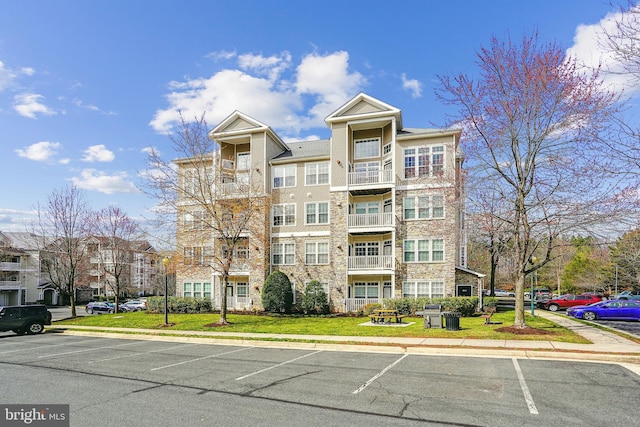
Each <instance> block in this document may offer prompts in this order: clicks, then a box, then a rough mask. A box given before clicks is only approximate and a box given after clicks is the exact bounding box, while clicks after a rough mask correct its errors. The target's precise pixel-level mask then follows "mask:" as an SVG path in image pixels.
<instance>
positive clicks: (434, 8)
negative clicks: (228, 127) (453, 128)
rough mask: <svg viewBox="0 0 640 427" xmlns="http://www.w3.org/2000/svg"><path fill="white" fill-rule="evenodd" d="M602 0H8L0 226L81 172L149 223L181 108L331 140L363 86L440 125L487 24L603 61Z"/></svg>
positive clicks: (1, 20) (0, 26) (0, 67)
mask: <svg viewBox="0 0 640 427" xmlns="http://www.w3.org/2000/svg"><path fill="white" fill-rule="evenodd" d="M614 12H615V11H614V10H613V8H612V7H611V6H610V5H609V4H608V1H606V0H602V1H601V0H553V1H548V0H536V1H530V2H524V1H507V0H486V1H471V0H470V1H451V0H449V1H435V0H434V1H425V0H416V1H397V2H389V1H377V0H369V1H359V0H352V1H344V0H340V1H334V0H327V1H322V2H320V1H318V2H304V1H299V0H293V1H288V0H286V1H285V0H281V1H278V0H273V1H267V0H262V1H260V0H256V1H242V0H234V1H231V0H229V1H214V0H208V1H195V0H182V1H177V0H175V1H167V0H155V1H143V0H140V1H130V0H127V1H122V0H109V1H99V0H95V1H84V0H55V1H53V0H40V1H34V0H22V1H3V2H0V129H1V132H0V139H1V143H0V150H1V153H2V160H3V161H2V166H1V167H0V182H2V183H3V185H2V190H1V191H0V231H24V230H25V222H26V221H29V220H30V219H32V218H33V217H34V208H35V207H36V206H37V205H38V204H40V205H41V206H44V205H46V201H47V197H48V195H49V194H51V192H52V191H53V190H59V189H62V188H64V187H65V186H66V185H68V184H70V183H72V184H75V185H76V186H78V187H79V188H81V189H83V190H85V191H86V194H87V197H88V201H89V202H90V204H91V205H92V207H94V208H95V209H101V208H103V207H106V206H108V205H117V206H119V207H121V208H122V209H123V210H124V211H125V212H127V213H128V214H129V216H131V217H133V218H135V219H137V220H139V221H140V222H141V223H143V222H144V221H145V219H146V218H150V217H152V214H151V213H150V209H151V208H152V207H153V205H154V204H155V201H154V200H152V199H148V198H147V197H146V196H145V195H144V194H143V193H141V192H140V190H139V188H140V186H141V178H140V172H141V171H142V170H143V168H144V166H145V163H144V162H145V158H146V150H148V149H149V147H155V148H157V149H158V150H160V152H161V153H162V154H163V156H165V157H166V158H167V159H171V158H172V157H173V154H172V153H171V149H170V144H169V138H168V137H167V131H169V130H170V129H171V126H172V125H173V124H174V123H175V118H176V115H177V111H179V110H181V111H183V113H184V114H185V116H186V117H193V116H194V115H197V116H199V115H201V114H202V113H203V112H206V119H207V122H208V123H209V125H210V127H211V128H213V127H214V126H215V125H216V124H218V123H219V122H220V121H221V120H222V119H224V118H225V117H226V116H228V115H229V114H230V113H231V112H233V111H234V110H240V111H242V112H243V113H246V114H248V115H249V116H251V117H253V118H255V119H257V120H259V121H262V122H263V123H266V124H268V125H271V126H272V127H273V128H274V129H275V130H276V132H277V133H278V134H279V135H280V136H281V137H282V138H283V139H285V140H295V139H313V138H325V137H327V136H328V130H327V128H326V126H325V125H324V121H323V119H324V117H326V116H327V115H328V114H329V113H331V112H332V111H333V110H335V109H336V108H337V107H339V106H340V105H342V104H343V103H344V102H346V101H347V100H348V99H350V98H351V97H352V96H354V95H356V94H357V93H359V92H366V93H368V94H369V95H372V96H374V97H376V98H379V99H381V100H383V101H385V102H387V103H389V104H391V105H394V106H396V107H398V108H400V109H402V111H403V123H404V125H405V126H407V127H433V126H442V125H443V124H444V122H445V116H446V114H447V113H454V112H455V111H453V110H451V107H446V108H445V107H444V106H443V105H441V104H439V103H438V102H437V101H436V99H435V96H434V92H433V89H434V85H435V82H436V76H437V75H444V74H450V73H459V72H466V73H471V74H473V73H474V71H475V66H474V62H475V59H476V56H475V55H476V52H477V51H478V50H479V49H480V47H481V46H483V45H485V46H487V45H488V44H489V40H490V37H491V36H493V35H495V36H497V37H498V38H503V39H504V38H505V37H506V36H508V35H511V37H513V38H515V39H519V38H521V37H522V36H523V35H530V34H531V33H532V32H533V31H535V30H538V32H539V35H540V38H541V39H542V40H544V41H551V40H555V41H557V42H559V43H560V44H561V45H562V46H564V47H566V48H567V49H570V52H572V53H574V54H576V55H577V56H579V57H580V58H582V59H584V60H585V61H587V62H591V63H593V62H594V61H598V59H599V58H601V56H600V53H599V51H598V47H597V40H596V39H597V37H596V33H597V29H598V28H599V26H600V24H601V23H602V22H605V23H606V19H607V18H610V17H611V15H610V14H611V13H614Z"/></svg>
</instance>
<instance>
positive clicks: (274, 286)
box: [262, 271, 293, 314]
mask: <svg viewBox="0 0 640 427" xmlns="http://www.w3.org/2000/svg"><path fill="white" fill-rule="evenodd" d="M292 305H293V291H292V289H291V281H290V280H289V277H288V276H287V275H286V274H284V273H283V272H281V271H274V272H273V273H271V274H270V275H269V277H267V280H265V282H264V286H263V287H262V306H263V307H264V310H265V311H268V312H270V313H286V314H288V313H291V306H292Z"/></svg>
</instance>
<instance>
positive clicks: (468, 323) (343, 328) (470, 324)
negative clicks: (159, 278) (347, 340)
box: [53, 310, 588, 343]
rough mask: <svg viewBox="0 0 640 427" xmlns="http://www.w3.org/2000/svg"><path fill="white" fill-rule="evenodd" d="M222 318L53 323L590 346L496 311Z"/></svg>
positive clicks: (557, 329) (555, 328)
mask: <svg viewBox="0 0 640 427" xmlns="http://www.w3.org/2000/svg"><path fill="white" fill-rule="evenodd" d="M219 318H220V315H219V314H214V313H212V314H171V313H170V314H169V322H170V323H172V324H173V326H170V327H164V326H163V323H164V314H149V313H146V312H133V313H119V314H103V315H93V316H84V317H78V318H75V319H68V320H64V321H59V322H54V324H53V326H54V327H55V325H82V326H95V327H97V328H99V327H119V328H144V329H158V330H192V331H209V332H215V331H220V332H252V333H271V334H304V335H344V336H383V337H389V336H394V337H425V338H426V337H440V338H463V337H466V338H481V339H508V340H512V339H518V340H545V341H549V340H550V341H562V342H572V343H588V341H586V340H585V339H584V338H582V337H580V336H579V335H577V334H575V333H573V332H571V331H569V330H568V329H565V328H563V327H561V326H559V325H557V324H555V323H553V322H550V321H548V320H545V319H542V318H540V317H531V316H529V315H527V317H526V322H527V324H528V325H529V326H531V327H532V328H536V329H539V330H543V331H546V332H547V334H545V335H540V334H527V335H521V334H518V335H516V334H512V333H505V332H498V331H496V329H498V328H500V327H503V326H511V325H512V324H513V319H514V311H513V310H511V311H505V312H498V313H496V314H494V315H493V317H492V319H491V320H492V322H502V324H493V325H485V324H484V319H481V318H479V317H462V318H460V327H461V330H459V331H447V330H446V329H424V328H423V319H422V317H415V318H405V319H404V322H406V323H410V322H414V324H412V325H410V326H406V327H389V326H384V325H381V326H360V324H362V323H367V322H368V321H369V318H368V317H349V316H344V317H342V316H340V317H287V316H255V315H249V314H229V315H227V320H228V321H229V323H230V324H229V325H227V326H223V327H221V326H207V325H211V324H213V323H216V322H217V321H218V320H219Z"/></svg>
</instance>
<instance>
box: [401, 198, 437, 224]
mask: <svg viewBox="0 0 640 427" xmlns="http://www.w3.org/2000/svg"><path fill="white" fill-rule="evenodd" d="M403 205H404V219H431V218H444V196H441V195H437V196H417V197H413V196H412V197H405V198H404V199H403Z"/></svg>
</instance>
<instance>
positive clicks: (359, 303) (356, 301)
mask: <svg viewBox="0 0 640 427" xmlns="http://www.w3.org/2000/svg"><path fill="white" fill-rule="evenodd" d="M367 304H382V298H346V299H345V308H344V309H345V312H347V313H351V312H356V311H358V310H360V308H362V307H364V306H365V305H367Z"/></svg>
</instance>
